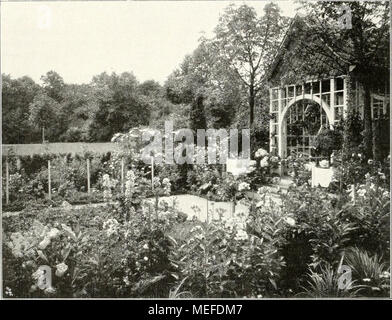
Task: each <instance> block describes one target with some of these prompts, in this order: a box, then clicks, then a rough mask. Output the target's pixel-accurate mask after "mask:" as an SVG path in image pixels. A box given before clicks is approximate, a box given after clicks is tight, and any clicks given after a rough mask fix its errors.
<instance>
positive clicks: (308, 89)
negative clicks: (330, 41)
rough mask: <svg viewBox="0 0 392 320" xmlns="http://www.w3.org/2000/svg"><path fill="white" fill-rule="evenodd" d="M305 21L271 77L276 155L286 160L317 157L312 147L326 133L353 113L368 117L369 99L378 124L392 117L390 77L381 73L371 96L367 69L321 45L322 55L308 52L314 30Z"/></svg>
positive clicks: (296, 25) (293, 29)
mask: <svg viewBox="0 0 392 320" xmlns="http://www.w3.org/2000/svg"><path fill="white" fill-rule="evenodd" d="M304 19H306V18H301V17H297V16H296V17H295V18H294V19H293V21H292V23H291V25H290V27H289V28H288V30H287V32H286V35H285V37H284V38H283V41H282V43H281V45H280V48H279V50H278V52H277V53H276V55H275V57H274V59H273V61H272V64H271V67H270V70H269V73H268V84H269V88H270V89H269V90H270V92H269V96H270V114H271V120H270V152H271V153H272V154H274V155H277V156H279V157H281V158H286V157H287V156H289V155H290V154H291V153H292V152H301V153H305V154H307V155H309V156H314V154H312V150H313V148H312V142H313V140H314V138H315V137H316V135H317V134H318V132H320V129H321V128H323V127H326V128H330V129H332V130H333V129H334V127H335V125H336V124H337V123H338V122H339V121H340V120H342V119H344V118H346V117H347V115H348V114H349V112H351V111H356V112H357V113H358V114H359V116H361V117H362V118H364V109H365V108H364V106H365V105H366V102H367V101H368V99H369V96H368V95H370V109H371V119H372V122H373V123H375V122H377V120H380V119H382V118H385V117H384V116H387V115H388V114H389V78H388V77H386V76H385V75H384V74H383V73H380V76H379V80H378V81H377V83H376V82H374V85H373V86H372V88H371V91H370V92H368V91H366V90H365V86H364V84H363V79H364V78H366V76H367V75H366V74H364V71H363V70H364V68H362V67H361V66H359V65H351V64H349V63H348V62H347V61H348V60H347V59H346V60H344V61H343V60H342V59H340V58H339V57H340V55H338V54H336V52H335V51H333V50H332V49H331V48H330V47H329V46H328V45H326V44H324V43H323V42H322V41H321V40H320V44H318V46H316V48H317V50H314V51H312V52H310V51H309V48H308V49H307V48H305V47H306V39H303V38H304V37H305V38H306V36H307V35H309V34H311V29H306V28H307V24H306V23H304V21H305V20H304ZM298 30H302V34H301V35H299V31H298ZM304 30H305V31H304ZM306 30H307V31H306ZM308 40H309V39H308ZM309 41H310V40H309ZM313 41H317V39H316V40H313ZM323 44H324V45H323ZM320 51H324V52H320ZM367 88H368V87H367ZM367 105H368V104H367ZM366 110H368V109H366ZM381 143H384V142H381ZM388 143H389V140H388Z"/></svg>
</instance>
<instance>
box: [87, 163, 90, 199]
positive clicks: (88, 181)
mask: <svg viewBox="0 0 392 320" xmlns="http://www.w3.org/2000/svg"><path fill="white" fill-rule="evenodd" d="M87 193H89V194H90V158H87Z"/></svg>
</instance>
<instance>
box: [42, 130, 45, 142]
mask: <svg viewBox="0 0 392 320" xmlns="http://www.w3.org/2000/svg"><path fill="white" fill-rule="evenodd" d="M42 143H45V127H42Z"/></svg>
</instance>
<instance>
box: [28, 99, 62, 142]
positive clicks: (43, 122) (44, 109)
mask: <svg viewBox="0 0 392 320" xmlns="http://www.w3.org/2000/svg"><path fill="white" fill-rule="evenodd" d="M29 110H30V117H29V120H30V122H31V123H34V124H35V125H36V126H39V127H40V128H42V142H45V141H46V140H45V129H50V128H53V127H55V126H56V120H57V115H58V112H59V110H60V104H59V103H58V102H57V101H56V100H54V99H52V98H51V97H49V96H48V95H46V93H39V94H37V95H36V96H35V97H34V100H33V102H32V103H31V104H30V105H29ZM47 136H48V135H47ZM49 136H50V135H49Z"/></svg>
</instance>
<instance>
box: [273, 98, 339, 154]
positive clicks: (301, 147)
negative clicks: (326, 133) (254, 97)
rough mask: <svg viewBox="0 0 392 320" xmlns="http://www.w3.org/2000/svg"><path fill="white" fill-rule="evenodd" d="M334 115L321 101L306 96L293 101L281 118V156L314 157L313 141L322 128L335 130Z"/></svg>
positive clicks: (279, 125)
mask: <svg viewBox="0 0 392 320" xmlns="http://www.w3.org/2000/svg"><path fill="white" fill-rule="evenodd" d="M333 123H334V119H333V114H332V112H331V111H330V108H329V106H328V105H327V104H326V103H324V102H323V101H322V100H321V99H318V98H317V97H312V96H306V95H305V96H304V97H303V98H302V99H298V100H293V101H291V102H290V103H289V104H288V105H287V106H286V107H285V108H284V109H283V111H282V113H281V114H280V117H279V122H278V130H279V138H280V139H279V145H280V148H279V149H278V150H279V156H280V157H282V158H286V157H287V156H289V155H290V154H292V153H293V152H294V153H298V152H300V153H304V154H308V155H309V156H311V155H312V144H313V141H314V139H315V137H316V135H317V134H318V132H319V131H320V130H321V128H322V127H330V128H331V129H333V126H332V124H333Z"/></svg>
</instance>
